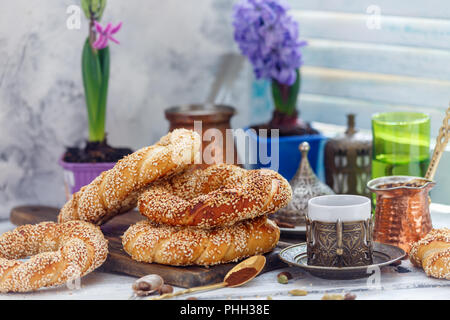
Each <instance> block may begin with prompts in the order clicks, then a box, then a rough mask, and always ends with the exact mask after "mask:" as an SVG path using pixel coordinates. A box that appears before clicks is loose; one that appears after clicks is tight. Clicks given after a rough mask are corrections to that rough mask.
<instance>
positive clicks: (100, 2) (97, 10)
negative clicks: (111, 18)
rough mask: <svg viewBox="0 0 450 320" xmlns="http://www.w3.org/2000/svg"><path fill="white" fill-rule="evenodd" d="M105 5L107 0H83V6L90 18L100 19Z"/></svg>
mask: <svg viewBox="0 0 450 320" xmlns="http://www.w3.org/2000/svg"><path fill="white" fill-rule="evenodd" d="M105 7H106V0H81V8H82V9H83V12H84V14H85V15H86V17H87V18H88V19H89V20H90V19H91V18H92V19H94V20H97V21H100V18H101V17H102V15H103V11H104V10H105ZM91 15H92V16H91Z"/></svg>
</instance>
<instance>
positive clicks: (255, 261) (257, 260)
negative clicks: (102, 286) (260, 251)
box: [149, 256, 266, 300]
mask: <svg viewBox="0 0 450 320" xmlns="http://www.w3.org/2000/svg"><path fill="white" fill-rule="evenodd" d="M265 264H266V257H264V256H253V257H250V258H248V259H245V260H244V261H242V262H241V263H239V264H238V265H236V266H235V267H234V268H233V269H231V270H230V271H228V273H227V274H226V276H225V278H224V279H223V282H220V283H216V284H210V285H207V286H201V287H195V288H189V289H185V290H180V291H177V292H174V293H165V294H163V295H160V296H157V297H150V298H149V300H161V299H166V298H172V297H175V296H180V295H183V294H186V293H192V292H197V291H206V290H213V289H219V288H223V287H230V288H234V287H239V286H242V285H243V284H245V283H247V282H249V281H250V280H252V279H253V278H254V277H256V276H257V275H258V274H259V273H260V272H261V270H262V269H263V268H264V265H265ZM244 268H255V269H256V273H255V274H254V275H252V276H250V277H248V278H247V279H244V280H243V281H240V282H239V283H236V284H234V285H232V286H230V285H228V284H227V279H228V278H229V276H230V275H231V274H232V273H235V272H236V271H239V270H242V269H244Z"/></svg>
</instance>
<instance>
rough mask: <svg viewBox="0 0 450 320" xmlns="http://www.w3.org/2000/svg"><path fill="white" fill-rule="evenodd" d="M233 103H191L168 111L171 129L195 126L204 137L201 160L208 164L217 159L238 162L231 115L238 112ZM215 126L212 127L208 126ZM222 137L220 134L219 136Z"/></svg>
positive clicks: (167, 116) (202, 166) (219, 161)
mask: <svg viewBox="0 0 450 320" xmlns="http://www.w3.org/2000/svg"><path fill="white" fill-rule="evenodd" d="M235 112H236V111H235V109H234V108H233V107H231V106H227V105H221V104H190V105H185V106H177V107H172V108H169V109H167V110H166V111H165V115H166V118H167V120H169V122H170V128H169V131H172V130H173V129H176V128H186V129H191V130H196V131H197V132H198V134H200V136H201V137H202V150H201V152H202V162H201V164H200V165H199V167H201V168H205V167H207V166H208V165H211V164H216V163H229V164H238V156H237V150H236V146H235V144H234V136H233V134H232V132H231V130H227V129H231V125H230V119H231V117H232V116H233V115H234V114H235ZM209 129H212V130H209ZM219 136H220V137H222V138H218V137H219Z"/></svg>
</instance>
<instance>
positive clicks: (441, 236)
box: [409, 228, 450, 280]
mask: <svg viewBox="0 0 450 320" xmlns="http://www.w3.org/2000/svg"><path fill="white" fill-rule="evenodd" d="M409 259H410V261H411V263H412V264H413V265H414V266H416V267H419V268H423V270H424V271H425V273H426V274H427V275H428V276H430V277H434V278H440V279H448V280H450V229H448V228H443V229H433V230H431V231H430V232H429V233H428V234H427V235H426V236H425V237H424V238H422V239H421V240H419V241H417V242H415V243H413V245H412V246H411V250H410V252H409Z"/></svg>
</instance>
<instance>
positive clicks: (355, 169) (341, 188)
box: [325, 114, 372, 196]
mask: <svg viewBox="0 0 450 320" xmlns="http://www.w3.org/2000/svg"><path fill="white" fill-rule="evenodd" d="M371 158H372V138H371V137H370V136H368V135H364V134H362V133H360V132H358V130H356V129H355V115H354V114H349V115H347V130H346V131H345V134H343V135H341V136H337V137H335V138H333V139H329V140H328V141H327V143H326V145H325V176H326V182H327V184H328V185H329V186H330V187H331V188H332V189H333V190H334V192H336V193H337V194H355V195H362V196H369V195H370V192H369V190H368V189H367V188H366V186H367V182H368V181H369V180H370V175H371V169H372V168H371V162H372V159H371Z"/></svg>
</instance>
